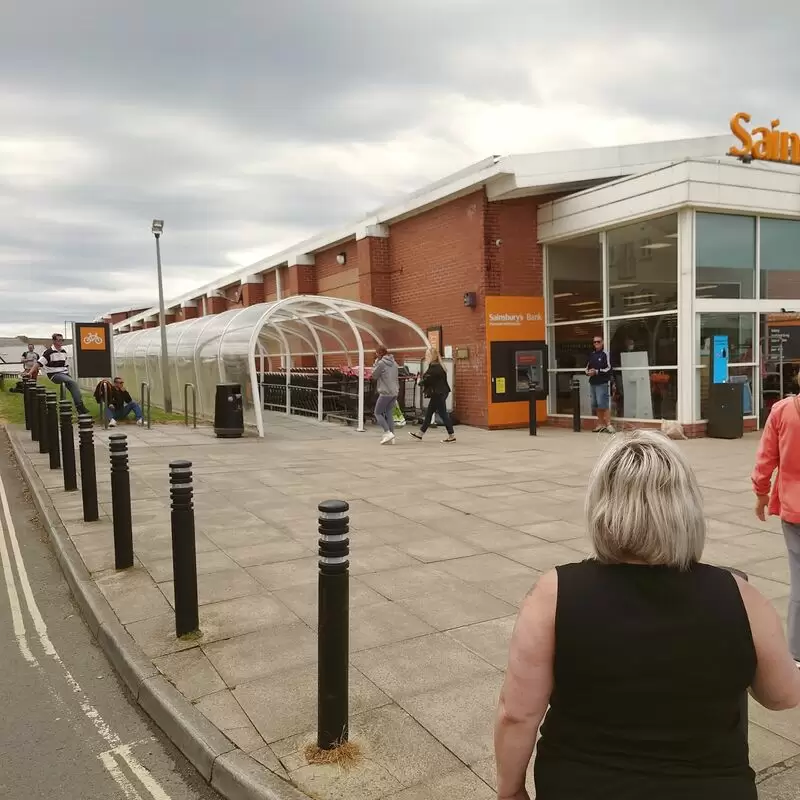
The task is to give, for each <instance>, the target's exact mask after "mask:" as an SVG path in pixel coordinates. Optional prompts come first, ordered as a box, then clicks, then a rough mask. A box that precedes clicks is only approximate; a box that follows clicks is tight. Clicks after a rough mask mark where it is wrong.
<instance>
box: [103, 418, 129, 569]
mask: <svg viewBox="0 0 800 800" xmlns="http://www.w3.org/2000/svg"><path fill="white" fill-rule="evenodd" d="M108 449H109V452H110V456H111V518H112V521H113V523H114V567H115V568H116V569H129V568H130V567H132V566H133V521H132V519H131V476H130V472H129V471H128V437H127V436H126V435H125V434H124V433H112V434H111V436H110V437H109V441H108Z"/></svg>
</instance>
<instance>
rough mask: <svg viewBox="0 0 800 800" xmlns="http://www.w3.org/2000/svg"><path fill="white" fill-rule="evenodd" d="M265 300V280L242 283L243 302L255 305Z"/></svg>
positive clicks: (247, 304)
mask: <svg viewBox="0 0 800 800" xmlns="http://www.w3.org/2000/svg"><path fill="white" fill-rule="evenodd" d="M263 302H264V282H263V281H262V282H261V283H243V284H242V304H243V305H246V306H254V305H257V304H258V303H263Z"/></svg>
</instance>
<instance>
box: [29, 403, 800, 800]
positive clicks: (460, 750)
mask: <svg viewBox="0 0 800 800" xmlns="http://www.w3.org/2000/svg"><path fill="white" fill-rule="evenodd" d="M268 421H269V428H268V435H267V437H266V439H265V440H263V441H260V440H257V439H255V438H246V439H242V440H233V441H231V440H228V441H224V440H216V439H214V438H213V436H212V434H211V433H210V432H209V431H208V430H198V431H191V430H186V429H184V428H182V427H159V428H155V429H153V430H152V431H146V430H138V429H135V428H133V427H132V426H131V427H121V428H119V429H118V431H120V430H121V431H124V432H126V433H127V434H128V437H129V441H130V447H131V459H130V461H131V469H132V492H133V498H134V502H133V509H134V546H135V552H136V557H137V561H136V565H135V567H134V569H132V570H129V571H126V572H123V573H116V572H115V571H114V570H113V552H112V544H111V542H112V539H111V525H110V519H109V516H108V515H109V514H110V486H109V483H108V477H109V476H108V468H107V464H108V457H107V451H106V449H105V447H104V440H105V439H106V438H107V434H105V433H103V432H102V431H101V432H99V433H98V437H97V438H98V450H97V454H98V465H99V467H98V485H99V493H100V499H101V503H102V507H101V520H100V521H99V522H98V523H90V524H86V523H83V522H82V521H81V507H80V497H79V496H75V495H73V496H70V497H66V496H65V495H64V493H63V492H62V491H61V489H60V479H61V477H60V473H57V472H50V470H49V469H48V466H47V457H46V456H40V455H39V453H38V451H35V450H34V448H33V447H32V445H31V443H30V441H29V437H27V436H21V437H19V439H18V441H19V442H20V443H21V446H22V448H23V450H24V451H25V456H23V460H26V461H27V462H29V464H30V465H31V467H32V469H33V470H34V471H35V472H36V473H38V475H39V476H40V478H41V480H42V482H43V484H44V486H45V487H47V488H48V490H49V491H50V493H51V494H52V496H53V497H54V498H55V500H56V502H57V507H58V511H59V515H60V521H61V522H63V525H64V527H65V529H66V532H67V533H68V536H69V542H70V543H71V545H74V547H75V549H76V553H77V554H79V556H80V561H81V562H82V563H81V564H80V566H81V568H82V569H85V570H86V573H87V580H86V585H87V586H88V585H89V584H91V585H94V586H96V587H97V589H99V591H100V593H102V597H103V598H104V600H105V601H106V602H107V603H108V604H109V605H110V607H111V609H113V611H114V614H115V615H116V618H118V620H119V623H120V624H121V626H124V628H125V633H127V635H129V636H130V637H132V640H133V642H135V646H136V647H137V649H138V650H139V651H140V652H141V654H142V659H143V661H144V662H146V663H149V664H152V665H155V668H156V669H157V670H158V671H159V672H160V673H161V675H163V676H164V678H166V679H167V680H168V681H169V682H170V684H171V685H172V686H174V687H176V688H177V690H178V692H179V693H180V695H181V696H182V697H183V698H185V699H186V700H187V701H188V702H190V703H191V704H192V707H193V709H194V710H195V712H197V711H199V712H200V713H201V715H202V716H203V718H204V719H206V720H208V721H209V722H210V723H212V724H213V726H214V727H215V728H216V729H218V730H219V731H221V732H222V733H223V734H224V736H225V737H226V741H230V742H232V743H233V744H235V745H236V748H237V749H236V750H231V751H230V752H229V754H228V755H225V756H222V757H223V758H228V759H230V758H232V757H234V756H233V754H239V755H236V758H240V757H243V756H242V754H247V756H249V757H250V758H248V759H246V761H239V762H238V763H240V764H245V763H246V764H248V765H249V764H251V763H252V764H255V763H256V762H258V763H260V764H263V765H265V766H266V767H267V768H268V769H269V770H271V771H272V773H274V774H275V775H278V776H281V777H282V778H283V779H285V780H286V781H287V782H288V783H287V784H286V788H287V789H288V787H289V783H291V784H293V785H295V786H297V787H299V788H300V789H301V790H303V791H304V792H306V793H307V794H309V795H311V796H315V797H321V798H336V797H348V798H354V800H362V799H363V800H373V799H374V798H383V797H392V798H401V799H402V800H413V799H415V798H426V800H427V799H432V800H436V799H437V798H440V797H441V798H445V797H448V798H449V797H453V796H457V797H461V798H465V799H467V800H473V799H474V800H482V799H483V798H486V799H487V800H488V799H489V798H491V797H493V785H494V774H493V759H492V747H491V724H492V713H493V710H494V706H495V703H496V699H497V694H498V691H499V688H500V682H501V680H502V671H503V669H504V666H505V657H506V649H507V646H508V639H509V636H510V632H511V628H512V626H513V622H514V618H515V614H516V609H517V606H518V604H519V602H520V601H521V599H522V598H523V597H524V595H525V593H526V592H527V591H528V589H529V588H530V587H531V585H532V584H533V583H534V582H535V580H536V577H537V576H538V575H539V574H541V572H542V571H543V570H546V569H549V568H550V567H552V566H554V565H555V564H558V563H562V562H565V561H571V560H576V559H580V558H582V557H583V556H584V555H585V554H586V553H587V552H588V551H589V548H588V542H587V541H586V539H585V537H584V535H583V527H582V498H583V493H584V489H585V485H586V480H587V477H588V474H589V471H590V469H591V467H592V465H593V463H594V460H595V459H596V457H597V455H598V453H599V452H600V449H601V447H602V444H603V441H604V439H603V438H602V437H601V438H598V437H597V436H594V435H592V434H588V433H582V434H573V433H571V432H567V431H562V430H551V429H543V430H541V431H540V435H539V436H538V437H536V438H535V439H532V438H530V437H529V436H528V435H527V433H526V432H525V433H523V432H520V431H506V432H494V433H489V432H486V431H480V430H471V429H466V428H460V429H459V431H458V437H459V441H458V443H457V444H456V445H452V446H451V445H448V446H447V447H444V446H442V445H440V444H439V443H438V441H437V438H436V437H435V436H431V435H430V434H429V439H428V440H426V441H425V442H422V443H420V442H415V441H413V440H412V439H411V438H410V437H408V436H407V435H406V434H405V433H404V431H403V430H402V429H401V430H400V431H399V433H398V439H399V441H398V444H396V445H395V446H391V447H380V446H379V445H378V444H377V440H376V436H375V435H374V434H370V433H361V434H359V433H356V432H354V431H352V430H349V429H346V428H338V427H335V426H331V425H320V424H318V423H316V422H313V421H308V420H298V419H287V418H286V417H285V416H283V415H277V414H276V415H270V416H269V417H268ZM431 433H435V432H434V431H432V432H431ZM756 444H757V438H756V437H755V436H748V437H746V438H744V439H742V440H739V441H733V442H727V441H718V440H696V441H690V442H685V443H683V444H682V446H683V447H685V449H686V451H687V453H688V454H689V457H690V459H691V460H692V463H693V464H694V467H695V469H696V471H697V474H698V477H699V478H700V481H701V483H702V485H703V491H704V495H705V499H706V512H707V516H708V517H709V542H708V545H707V549H706V553H705V560H707V561H710V562H712V563H719V564H725V565H729V566H736V567H739V568H741V569H743V570H745V571H746V572H747V573H748V574H749V575H750V577H751V581H752V582H753V583H754V584H755V585H757V586H758V587H759V588H760V589H761V590H762V591H763V592H765V593H766V594H767V595H768V596H769V597H771V598H772V599H773V602H774V603H775V604H776V606H777V607H778V609H779V611H780V613H781V614H782V615H783V616H785V613H786V601H787V597H788V569H787V565H786V558H785V554H784V550H783V540H782V536H781V535H780V532H779V526H778V523H777V522H776V521H775V520H771V521H769V522H767V523H760V522H758V520H756V519H755V517H754V515H753V514H752V511H751V505H752V495H751V493H750V484H749V480H748V474H749V471H750V467H751V464H752V458H753V454H754V452H755V447H756ZM176 458H187V459H189V460H191V461H192V462H193V463H194V471H195V476H196V527H197V548H198V569H199V572H200V575H199V591H200V602H201V604H202V606H201V611H200V614H201V628H202V631H203V637H202V639H201V640H200V641H199V642H181V641H178V640H176V639H175V637H174V633H173V615H172V609H171V603H172V585H171V583H170V579H171V544H170V537H169V507H168V481H167V475H168V471H167V464H168V462H169V461H170V460H172V459H176ZM331 497H333V498H340V499H345V500H348V502H349V503H350V506H351V512H350V515H351V530H352V533H351V552H352V555H351V572H352V578H351V581H352V585H351V716H352V719H351V731H352V734H351V736H352V738H353V739H355V740H357V741H359V742H360V743H361V744H362V746H363V748H364V751H365V754H366V759H365V760H364V761H363V762H362V764H361V765H360V766H358V767H356V768H355V769H353V770H350V771H342V770H339V769H336V768H334V767H321V766H313V765H309V764H307V763H306V762H305V759H304V756H303V749H304V746H305V745H306V744H307V743H308V742H309V741H311V739H313V734H314V728H315V723H316V701H315V675H316V663H315V662H316V638H315V634H314V629H315V626H316V578H317V557H316V540H317V531H316V504H317V503H318V502H319V501H320V500H323V499H328V498H331ZM89 576H91V579H89ZM159 679H160V680H163V678H159ZM147 680H154V679H150V678H148V679H147ZM176 694H177V693H176ZM750 736H751V761H752V764H753V766H754V768H755V769H756V770H757V771H759V773H760V774H761V775H763V778H764V780H763V789H762V796H763V797H766V798H775V799H776V800H777V798H781V797H783V796H784V795H781V794H780V792H781V791H782V789H781V782H782V781H783V782H785V781H786V780H788V778H787V776H790V775H792V774H793V771H796V769H797V767H796V762H795V761H793V759H796V758H797V757H798V756H800V711H798V710H795V711H794V712H789V713H781V714H777V713H773V712H768V711H765V710H763V709H761V708H760V707H757V706H756V705H755V704H754V703H751V731H750ZM217 756H219V754H217ZM215 758H216V756H215ZM212 763H216V762H212ZM248 769H249V767H248ZM773 787H775V788H774V789H773ZM277 789H280V786H279V785H277ZM277 789H275V790H276V791H277Z"/></svg>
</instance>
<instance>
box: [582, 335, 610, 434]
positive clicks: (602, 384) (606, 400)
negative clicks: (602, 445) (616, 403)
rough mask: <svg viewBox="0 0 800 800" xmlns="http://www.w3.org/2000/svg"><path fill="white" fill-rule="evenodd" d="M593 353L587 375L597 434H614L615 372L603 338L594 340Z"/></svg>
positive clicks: (588, 361) (588, 363) (589, 360)
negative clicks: (612, 384)
mask: <svg viewBox="0 0 800 800" xmlns="http://www.w3.org/2000/svg"><path fill="white" fill-rule="evenodd" d="M592 347H593V349H592V352H591V353H590V354H589V358H588V360H587V362H586V374H587V375H588V376H589V396H590V397H591V400H592V411H593V412H594V413H595V414H596V415H597V427H596V428H595V429H594V432H595V433H614V428H613V426H612V425H611V410H610V409H611V387H610V384H611V379H612V377H613V370H612V369H611V361H610V359H609V357H608V353H607V352H606V351H605V348H604V347H603V337H602V336H595V337H594V338H593V339H592Z"/></svg>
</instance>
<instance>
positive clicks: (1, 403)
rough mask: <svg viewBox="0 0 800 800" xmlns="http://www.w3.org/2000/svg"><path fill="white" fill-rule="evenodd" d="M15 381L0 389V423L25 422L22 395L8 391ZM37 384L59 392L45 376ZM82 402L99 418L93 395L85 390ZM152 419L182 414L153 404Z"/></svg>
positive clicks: (171, 419)
mask: <svg viewBox="0 0 800 800" xmlns="http://www.w3.org/2000/svg"><path fill="white" fill-rule="evenodd" d="M15 383H16V381H12V380H6V381H5V382H4V385H3V388H2V389H1V390H0V423H8V424H12V425H24V424H25V408H24V405H23V402H22V395H21V394H17V393H16V392H10V391H9V389H11V388H12V387H13V386H14V385H15ZM39 385H40V386H44V387H45V388H46V389H47V391H48V392H52V391H55V392H56V394H58V393H59V392H60V389H59V387H58V386H56V385H55V384H53V383H50V381H49V380H48V379H47V378H41V377H40V378H39ZM67 398H69V399H70V400H71V399H72V398H71V395H70V394H69V392H67ZM83 402H84V403H85V404H86V408H87V409H88V411H89V413H90V414H91V415H92V417H94V419H95V420H99V419H100V408H99V406H98V405H97V402H96V401H95V399H94V397H92V395H91V394H87V393H86V392H84V393H83ZM129 419H131V420H132V419H133V417H132V416H131V417H129ZM152 420H153V422H154V423H155V422H158V423H167V424H170V423H171V424H174V423H176V422H181V423H182V422H183V414H166V413H164V412H163V411H162V410H161V409H160V408H156V407H155V406H153V412H152Z"/></svg>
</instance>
